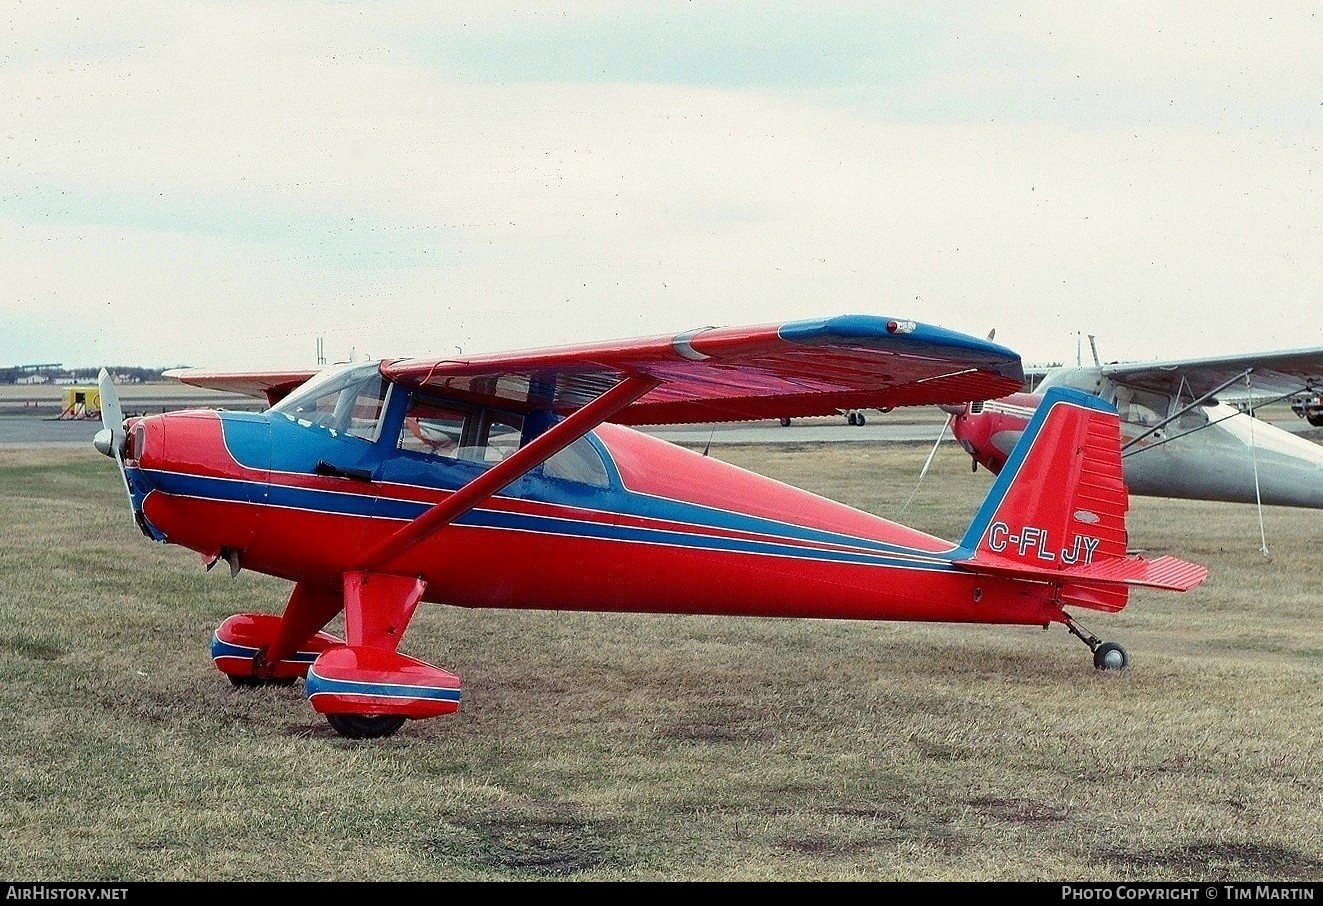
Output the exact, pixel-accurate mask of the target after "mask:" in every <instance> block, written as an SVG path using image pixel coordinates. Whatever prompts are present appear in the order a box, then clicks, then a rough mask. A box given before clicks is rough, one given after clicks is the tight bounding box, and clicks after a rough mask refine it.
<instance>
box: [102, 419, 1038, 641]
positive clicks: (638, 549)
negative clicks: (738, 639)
mask: <svg viewBox="0 0 1323 906" xmlns="http://www.w3.org/2000/svg"><path fill="white" fill-rule="evenodd" d="M133 434H134V436H135V438H136V440H135V443H134V446H133V451H132V458H130V459H129V460H128V461H127V462H126V467H127V468H126V474H127V475H128V477H129V480H130V484H131V488H132V496H133V498H134V503H135V508H136V509H137V510H138V511H139V513H140V516H141V519H142V520H143V521H144V522H145V525H144V531H146V532H148V533H149V534H150V535H151V536H152V537H154V538H156V539H157V540H163V541H168V542H170V543H174V544H178V545H181V546H183V547H186V548H190V549H192V550H195V551H198V552H200V553H202V554H203V555H204V556H206V557H214V556H220V555H229V554H234V553H237V557H238V561H239V563H240V564H241V565H242V567H243V568H246V569H251V570H255V571H258V572H262V573H267V574H270V575H274V576H279V577H282V578H285V579H289V580H293V581H295V582H298V583H308V584H310V585H316V586H324V587H326V588H338V587H339V586H340V583H341V582H342V578H343V576H344V574H345V573H346V572H347V571H351V570H354V569H357V568H359V565H360V562H361V559H362V557H363V555H364V552H365V551H368V550H370V549H372V548H373V547H375V546H376V545H378V544H379V543H381V542H382V541H383V540H385V539H386V538H388V537H389V536H391V535H392V534H394V533H395V532H396V531H398V530H400V529H401V528H402V527H404V526H405V525H408V524H409V523H410V522H412V521H413V520H414V519H416V518H417V517H418V516H420V515H421V514H422V513H424V512H426V511H427V510H428V509H429V508H430V507H432V506H434V505H435V504H437V503H440V502H441V501H443V500H445V499H446V498H447V497H449V496H450V495H451V494H452V493H454V492H455V490H456V489H457V488H459V487H461V486H462V485H463V484H465V483H466V482H467V481H469V480H471V478H472V477H473V475H474V474H476V473H477V472H478V471H480V470H481V465H480V464H479V465H471V464H468V463H455V462H449V461H439V460H435V459H429V458H426V457H422V456H414V455H410V454H407V453H406V452H403V451H401V450H399V449H397V448H396V446H395V443H394V440H393V439H391V440H378V441H367V440H362V439H360V438H356V437H349V436H346V435H343V434H341V435H334V433H333V432H332V433H328V432H326V431H325V430H324V429H321V428H319V427H318V426H316V425H309V424H307V423H306V422H299V421H297V420H295V419H292V418H289V417H286V416H283V415H281V414H279V413H265V414H251V413H238V412H215V411H211V410H198V411H190V412H179V413H169V414H165V415H158V416H152V417H149V418H145V419H142V420H140V421H138V422H137V423H136V425H135V426H133ZM588 440H589V442H590V444H591V448H592V451H593V452H594V453H595V454H596V455H597V456H599V457H600V459H601V464H600V465H601V473H602V478H599V479H598V480H597V481H596V482H581V481H575V480H570V479H565V478H558V477H554V476H552V475H549V474H544V470H543V469H542V468H541V467H539V468H538V469H535V470H533V472H531V473H529V474H527V475H525V476H523V477H521V478H519V479H517V480H516V481H515V482H514V483H513V484H511V485H510V486H508V487H507V488H505V489H504V490H503V491H502V492H501V493H499V494H498V495H496V496H494V497H492V498H490V499H487V500H486V501H484V502H482V503H481V504H480V505H479V506H477V507H475V508H474V509H472V510H469V511H468V512H466V513H464V514H463V515H462V516H461V517H460V518H458V519H457V520H455V521H454V522H453V523H451V524H449V525H446V526H444V527H443V528H441V529H440V530H439V531H437V532H436V533H434V534H432V535H430V536H429V537H427V538H425V539H424V540H423V541H422V542H421V543H419V544H417V545H415V546H413V547H411V548H409V549H408V550H407V552H405V553H404V554H403V555H402V556H401V557H400V558H399V559H398V560H397V561H396V562H394V563H393V564H392V565H391V568H390V572H392V573H395V574H399V575H407V576H415V577H420V578H422V579H423V581H424V582H425V583H426V589H425V592H424V595H423V600H425V601H429V602H434V603H443V604H452V605H458V606H464V607H504V608H533V609H569V610H585V611H622V612H623V611H628V612H665V613H688V614H729V615H760V616H777V617H818V618H846V619H870V620H931V621H949V622H978V623H1016V624H1034V625H1046V624H1047V623H1049V622H1051V621H1052V620H1053V619H1057V618H1059V615H1060V605H1059V604H1058V603H1055V602H1054V601H1053V600H1052V594H1051V587H1050V586H1049V585H1047V584H1037V583H1029V582H1024V581H1018V580H1012V579H1006V578H1000V577H993V576H988V575H979V574H973V573H971V572H969V571H967V570H962V569H960V568H958V567H956V566H954V565H953V564H952V560H954V559H958V558H959V557H960V556H961V555H962V553H968V552H962V551H960V549H959V548H958V547H957V545H955V544H952V543H951V542H948V541H944V540H942V539H939V538H935V537H933V536H930V535H927V534H924V533H922V532H919V531H915V530H913V529H909V528H906V527H904V526H901V525H898V524H896V523H893V522H890V521H888V520H885V519H882V518H880V517H877V516H873V515H870V514H868V513H864V512H861V511H859V510H856V509H852V508H850V507H847V506H845V505H842V504H840V503H836V502H834V501H831V500H828V499H825V498H822V497H819V496H816V495H814V494H811V493H809V492H806V491H803V490H800V489H797V488H793V487H790V486H788V485H784V484H781V483H779V482H776V481H773V480H771V479H769V478H766V477H764V476H760V475H756V474H753V473H750V472H747V471H744V470H741V469H738V468H736V467H734V466H732V465H730V464H728V463H724V462H721V461H719V460H715V459H712V458H710V457H707V456H703V455H700V454H698V453H696V452H692V451H690V450H687V449H684V448H681V447H678V446H675V445H673V444H670V443H667V442H665V441H662V440H659V439H656V438H653V437H650V436H648V435H645V434H642V433H640V432H637V431H634V430H631V429H628V428H623V427H619V426H614V425H602V426H600V427H599V428H598V429H597V430H596V431H595V432H593V433H592V434H590V435H589V437H588ZM328 463H332V464H334V465H335V466H336V469H327V468H326V465H327V464H328ZM328 471H329V472H332V474H318V473H319V472H322V473H326V472H328Z"/></svg>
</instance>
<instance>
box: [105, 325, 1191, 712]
mask: <svg viewBox="0 0 1323 906" xmlns="http://www.w3.org/2000/svg"><path fill="white" fill-rule="evenodd" d="M177 376H178V377H179V379H181V380H183V381H185V382H188V383H192V384H195V385H197V386H201V387H211V388H215V389H222V390H236V389H246V390H247V392H250V393H252V394H254V395H258V396H262V397H265V398H266V399H268V400H269V401H274V405H272V406H271V407H270V408H269V409H268V410H267V411H265V412H261V413H252V412H237V411H235V412H229V411H223V410H211V409H204V410H186V411H175V412H169V413H162V414H160V415H153V416H148V417H145V418H131V419H128V420H127V421H124V420H123V419H122V417H121V413H120V411H119V404H118V400H117V398H116V394H115V388H114V386H113V384H112V383H111V382H110V380H109V377H108V376H107V375H106V373H105V372H104V371H103V372H102V379H101V386H100V389H101V396H102V410H103V413H104V414H105V422H104V425H105V427H104V428H103V430H102V431H100V432H99V433H98V435H97V438H96V441H95V443H96V446H97V449H99V450H100V451H101V452H103V453H105V454H107V455H109V456H112V457H113V458H114V459H115V460H116V462H117V463H118V464H119V466H120V470H121V473H122V477H123V480H124V482H125V488H126V491H127V493H128V498H129V504H130V509H131V511H132V514H133V518H134V521H135V522H136V524H137V526H138V528H139V529H140V530H141V531H142V533H143V534H145V535H146V536H147V537H149V538H151V539H153V540H155V541H158V542H166V543H171V544H177V545H180V546H182V547H186V548H189V549H191V550H193V551H196V552H197V553H199V554H200V555H201V556H202V560H203V562H204V563H205V564H206V565H207V566H208V568H210V567H211V566H213V565H215V564H216V563H218V562H220V561H222V560H223V561H225V562H226V563H227V564H228V565H229V568H230V572H231V575H232V576H236V575H238V574H239V572H240V571H241V570H242V569H249V570H255V571H257V572H261V573H266V574H269V575H273V576H278V577H281V578H284V579H288V580H290V581H291V582H292V583H294V584H293V588H292V590H291V592H290V596H289V600H288V603H287V604H286V606H285V609H284V612H283V614H281V615H279V616H276V615H274V614H238V615H236V616H233V617H230V618H229V619H227V620H225V621H224V622H223V623H222V624H221V625H220V626H219V627H218V628H217V629H216V631H215V634H214V637H213V640H212V659H213V662H214V663H215V665H216V666H217V667H218V668H219V669H220V671H221V672H222V673H224V674H226V675H227V676H228V677H230V679H231V681H232V682H233V683H235V684H236V685H255V684H263V683H291V682H296V681H297V680H298V679H299V678H300V677H302V678H303V679H304V688H305V690H306V692H307V695H308V697H309V700H310V701H311V703H312V706H313V708H314V710H315V711H317V712H318V713H321V714H323V715H325V716H326V718H327V720H328V721H329V722H330V724H331V726H332V727H334V728H335V730H336V731H337V732H339V733H341V734H342V735H345V736H349V737H354V738H363V737H380V736H388V735H390V734H392V733H394V732H395V731H396V730H397V729H399V727H400V726H401V725H402V724H403V723H404V722H405V721H406V720H409V719H414V720H418V719H423V718H430V717H435V716H438V715H442V714H449V713H452V712H454V711H455V710H457V709H458V707H459V700H460V681H459V678H458V677H457V676H455V675H454V674H453V673H451V672H449V671H447V670H444V669H442V668H440V667H437V666H434V665H432V664H429V663H427V662H425V661H422V660H420V659H418V658H416V657H413V656H410V655H407V654H404V653H402V652H400V651H399V646H400V643H401V639H402V637H403V635H404V633H405V631H406V629H407V628H408V625H409V622H410V620H411V618H412V616H413V613H414V611H415V608H416V607H417V606H418V605H419V604H420V603H422V602H429V603H436V604H449V605H455V606H461V607H503V608H535V609H551V610H587V611H632V612H655V613H677V614H724V615H732V616H768V617H772V616H774V617H811V618H836V619H863V620H927V621H943V622H960V623H1002V624H1017V625H1035V626H1043V627H1047V626H1049V625H1051V624H1052V623H1060V624H1062V625H1063V626H1065V627H1066V628H1067V630H1069V631H1070V632H1071V633H1073V634H1074V635H1076V636H1077V637H1078V638H1080V639H1081V640H1082V641H1084V642H1085V643H1086V644H1087V645H1088V646H1089V648H1090V649H1091V650H1092V651H1093V654H1094V665H1095V666H1096V667H1098V668H1099V669H1120V668H1122V667H1124V666H1126V663H1127V661H1128V656H1127V654H1126V652H1125V649H1124V648H1123V647H1122V646H1121V645H1119V644H1117V643H1115V642H1104V641H1103V640H1102V639H1100V638H1098V637H1096V636H1094V635H1092V634H1091V633H1089V632H1088V631H1086V630H1085V629H1083V628H1082V627H1081V626H1080V625H1079V624H1078V623H1077V622H1076V621H1075V619H1074V617H1073V616H1072V615H1071V614H1070V613H1069V612H1068V611H1067V609H1066V608H1067V607H1072V608H1074V607H1082V608H1088V609H1094V610H1100V611H1104V612H1114V611H1117V610H1120V609H1121V608H1123V607H1124V606H1125V605H1126V603H1127V601H1128V599H1129V592H1130V588H1131V586H1136V585H1138V586H1150V587H1156V588H1165V589H1171V590H1177V591H1185V590H1188V589H1190V588H1193V587H1194V586H1195V585H1197V584H1198V583H1199V582H1201V581H1203V579H1204V576H1205V574H1206V571H1205V570H1204V568H1203V567H1201V566H1197V565H1195V564H1191V563H1186V562H1184V561H1182V560H1178V559H1176V558H1174V557H1159V558H1157V559H1154V560H1147V559H1145V558H1143V557H1140V556H1137V555H1132V554H1130V553H1128V552H1127V550H1126V527H1125V513H1126V509H1127V506H1128V500H1129V498H1128V497H1127V495H1126V492H1125V487H1124V484H1123V482H1122V480H1121V469H1120V460H1119V441H1118V420H1117V418H1116V414H1115V411H1114V410H1113V409H1112V408H1111V407H1110V406H1109V405H1107V404H1105V403H1103V402H1102V401H1100V400H1098V399H1096V398H1095V397H1092V396H1089V395H1088V394H1082V393H1079V392H1077V391H1070V390H1061V391H1057V392H1056V394H1055V395H1052V396H1049V397H1048V398H1047V400H1045V405H1044V406H1043V407H1042V408H1041V411H1040V412H1039V413H1038V414H1037V415H1036V416H1035V418H1034V419H1033V420H1031V422H1030V423H1029V425H1028V426H1027V427H1026V429H1025V431H1024V438H1023V441H1022V443H1021V444H1020V445H1019V446H1018V447H1017V448H1016V450H1015V451H1014V452H1013V454H1012V456H1011V459H1010V460H1009V462H1008V465H1007V467H1006V468H1005V469H1003V471H1002V475H1001V476H999V477H998V479H997V480H996V481H995V482H994V484H993V487H992V489H991V490H990V492H989V495H988V497H987V500H986V502H985V503H984V505H983V507H982V508H981V509H980V510H979V512H978V513H977V514H976V515H975V517H974V519H973V521H972V522H971V524H970V527H969V529H968V531H967V532H966V533H965V535H964V537H963V538H962V540H961V541H960V542H958V543H955V542H949V541H943V540H941V539H939V538H936V537H933V536H930V535H927V534H924V533H922V532H920V531H917V530H915V529H913V528H909V527H906V526H903V525H900V524H898V523H895V522H891V521H888V520H886V519H883V518H881V517H878V516H874V515H871V514H868V513H865V512H862V511H859V510H855V509H852V508H850V507H847V506H844V505H842V504H839V503H836V502H833V501H831V500H828V499H826V498H822V497H818V496H815V495H813V494H810V493H808V492H806V491H803V490H799V489H796V488H793V487H790V486H787V485H784V484H781V483H778V482H775V481H772V480H771V479H768V478H766V477H763V476H760V475H756V474H753V473H750V472H745V471H742V470H740V469H737V468H735V467H734V466H731V465H729V464H727V463H723V462H721V461H718V460H715V459H711V458H708V457H706V456H703V455H702V454H699V453H696V452H694V451H691V450H687V449H685V448H683V447H680V446H677V445H674V444H670V443H668V442H666V441H663V440H659V439H657V438H654V437H650V436H648V435H647V434H644V433H642V432H639V431H634V430H631V429H630V428H629V427H625V426H626V425H651V424H675V423H694V422H711V421H745V420H751V419H765V418H770V417H774V416H775V415H777V414H783V413H787V412H789V413H792V414H794V415H803V416H809V415H822V414H826V413H831V412H834V411H836V410H837V409H839V408H855V407H863V406H879V407H894V406H903V405H943V404H946V405H950V404H955V403H957V402H960V401H963V400H967V399H986V398H991V397H997V396H1003V395H1005V394H1006V393H1007V392H1009V391H1010V390H1012V389H1014V388H1016V387H1019V386H1021V385H1022V383H1023V380H1024V374H1023V371H1022V369H1021V365H1020V361H1019V358H1018V356H1016V355H1015V353H1013V352H1012V351H1010V350H1009V349H1006V348H1004V347H1001V346H997V345H995V344H993V343H991V342H989V341H985V340H980V339H976V338H974V337H968V336H965V335H963V334H958V333H954V332H951V331H946V330H942V329H941V328H937V327H932V326H928V325H923V324H917V323H915V322H911V321H900V320H888V319H885V318H876V317H870V316H843V317H840V318H832V319H826V320H818V321H801V322H794V323H788V324H778V325H764V326H758V327H750V328H707V329H703V330H700V331H694V332H690V333H685V334H680V335H677V336H665V337H657V338H651V339H637V340H628V341H623V342H620V343H602V344H595V345H584V346H571V347H562V348H553V349H543V350H531V351H524V352H514V353H508V354H499V355H484V356H474V357H469V358H461V359H430V360H417V359H414V360H397V361H389V360H388V361H382V362H373V363H350V364H346V365H342V366H337V367H333V368H330V369H327V370H326V371H323V372H320V373H318V374H316V375H314V376H312V377H310V378H308V379H307V380H306V382H303V383H298V378H299V376H298V375H295V374H292V373H290V372H281V373H274V374H266V375H263V374H251V373H247V374H230V375H226V374H217V373H208V372H193V371H188V372H183V373H179V374H177ZM1045 483H1046V484H1050V485H1051V486H1052V487H1053V489H1054V493H1052V494H1043V493H1042V491H1041V488H1042V486H1043V485H1044V484H1045ZM342 612H343V616H344V638H339V637H337V636H334V635H332V634H330V633H328V632H326V631H325V627H326V626H327V625H328V623H329V622H330V621H331V620H332V619H334V618H335V617H336V616H337V615H339V614H340V613H342Z"/></svg>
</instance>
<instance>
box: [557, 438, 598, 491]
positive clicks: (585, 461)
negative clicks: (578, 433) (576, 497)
mask: <svg viewBox="0 0 1323 906" xmlns="http://www.w3.org/2000/svg"><path fill="white" fill-rule="evenodd" d="M542 474H543V475H546V476H547V477H548V478H559V479H561V480H563V481H574V482H578V483H579V484H586V485H589V486H590V487H594V488H605V487H607V486H608V485H609V484H610V481H609V480H608V478H607V474H606V466H605V465H604V464H603V463H602V456H601V454H600V453H598V452H597V448H596V447H594V446H593V445H592V443H591V442H590V441H589V440H588V438H586V437H581V438H579V439H578V440H576V441H575V442H574V443H572V444H570V445H569V446H568V447H566V448H565V449H564V450H561V451H560V452H559V453H557V454H556V455H555V456H553V457H551V458H550V459H548V460H547V462H546V465H544V466H543V467H542Z"/></svg>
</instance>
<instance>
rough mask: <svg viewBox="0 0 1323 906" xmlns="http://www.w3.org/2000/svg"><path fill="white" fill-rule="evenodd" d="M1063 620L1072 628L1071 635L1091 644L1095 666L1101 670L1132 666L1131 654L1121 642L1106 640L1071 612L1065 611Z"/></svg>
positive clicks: (1122, 668)
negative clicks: (1081, 623) (1077, 621)
mask: <svg viewBox="0 0 1323 906" xmlns="http://www.w3.org/2000/svg"><path fill="white" fill-rule="evenodd" d="M1061 622H1062V623H1064V624H1065V626H1066V628H1067V629H1069V630H1070V632H1071V635H1073V636H1075V637H1076V638H1078V639H1079V640H1080V641H1082V642H1083V643H1084V644H1086V645H1088V646H1089V650H1090V651H1092V652H1093V666H1094V667H1096V668H1097V669H1099V670H1124V669H1125V668H1126V667H1129V666H1130V654H1129V653H1128V652H1127V651H1126V650H1125V646H1124V645H1122V644H1121V643H1120V642H1104V641H1103V640H1102V639H1100V638H1098V637H1097V636H1096V635H1094V634H1093V633H1091V632H1089V631H1088V630H1087V629H1085V628H1084V627H1083V626H1081V625H1080V624H1079V623H1076V622H1075V619H1074V618H1073V617H1071V616H1070V614H1065V613H1063V614H1062V615H1061Z"/></svg>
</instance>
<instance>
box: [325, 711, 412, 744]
mask: <svg viewBox="0 0 1323 906" xmlns="http://www.w3.org/2000/svg"><path fill="white" fill-rule="evenodd" d="M406 719H407V718H404V717H399V716H397V715H395V714H382V715H376V716H369V715H366V714H328V715H326V721H327V723H329V724H330V725H331V728H332V729H334V730H335V732H337V733H339V734H340V735H341V736H347V737H348V738H350V739H384V738H386V737H387V736H390V735H392V734H393V733H394V732H395V731H396V730H398V729H399V728H400V727H402V726H404V721H405V720H406Z"/></svg>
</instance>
